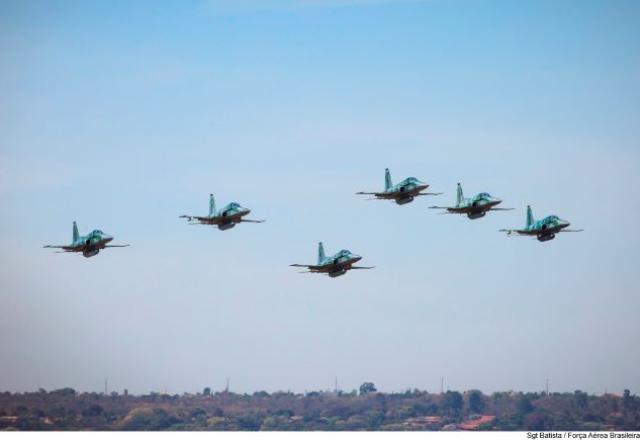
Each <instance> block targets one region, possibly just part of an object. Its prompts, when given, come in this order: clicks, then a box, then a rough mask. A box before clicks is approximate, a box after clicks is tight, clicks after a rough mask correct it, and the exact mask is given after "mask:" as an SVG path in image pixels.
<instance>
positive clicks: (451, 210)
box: [429, 206, 468, 214]
mask: <svg viewBox="0 0 640 440" xmlns="http://www.w3.org/2000/svg"><path fill="white" fill-rule="evenodd" d="M429 209H445V210H446V211H447V212H442V213H441V214H462V213H465V212H467V211H468V209H467V208H456V207H455V206H429Z"/></svg>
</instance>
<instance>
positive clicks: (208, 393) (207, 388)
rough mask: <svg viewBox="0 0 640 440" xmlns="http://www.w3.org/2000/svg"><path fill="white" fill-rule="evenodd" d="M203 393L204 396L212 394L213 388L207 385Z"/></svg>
mask: <svg viewBox="0 0 640 440" xmlns="http://www.w3.org/2000/svg"><path fill="white" fill-rule="evenodd" d="M202 395H203V396H210V395H211V388H209V387H206V388H205V389H204V390H202Z"/></svg>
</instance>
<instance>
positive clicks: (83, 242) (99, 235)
mask: <svg viewBox="0 0 640 440" xmlns="http://www.w3.org/2000/svg"><path fill="white" fill-rule="evenodd" d="M111 240H113V237H112V236H110V235H108V234H105V233H104V232H102V231H101V230H99V229H95V230H93V231H91V232H90V233H88V234H87V235H80V234H78V225H76V222H73V241H72V242H71V244H68V245H51V244H48V245H46V246H44V247H45V248H54V249H62V250H61V251H58V252H60V253H62V252H82V255H83V256H85V257H86V258H89V257H93V256H94V255H98V253H99V252H100V249H104V248H112V247H127V246H129V245H128V244H107V243H110V242H111Z"/></svg>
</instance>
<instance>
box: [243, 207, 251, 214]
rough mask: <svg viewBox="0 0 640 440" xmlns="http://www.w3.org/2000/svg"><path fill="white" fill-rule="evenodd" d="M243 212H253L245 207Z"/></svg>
mask: <svg viewBox="0 0 640 440" xmlns="http://www.w3.org/2000/svg"><path fill="white" fill-rule="evenodd" d="M243 212H244V213H245V214H249V213H251V210H250V209H249V208H244V210H243Z"/></svg>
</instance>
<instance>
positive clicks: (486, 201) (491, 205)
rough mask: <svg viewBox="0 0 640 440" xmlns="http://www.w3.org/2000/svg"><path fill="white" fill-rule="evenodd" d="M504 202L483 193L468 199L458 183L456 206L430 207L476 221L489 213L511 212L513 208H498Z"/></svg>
mask: <svg viewBox="0 0 640 440" xmlns="http://www.w3.org/2000/svg"><path fill="white" fill-rule="evenodd" d="M500 203H502V200H500V199H498V198H496V197H493V196H492V195H491V194H489V193H486V192H481V193H479V194H476V195H475V196H474V197H469V198H466V197H465V196H464V194H463V193H462V185H460V183H458V196H457V198H456V206H429V208H430V209H444V210H446V212H443V214H466V215H467V217H469V218H470V219H472V220H474V219H477V218H481V217H484V216H485V215H486V214H487V212H488V211H511V210H512V209H513V208H497V207H496V206H497V205H499V204H500Z"/></svg>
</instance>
